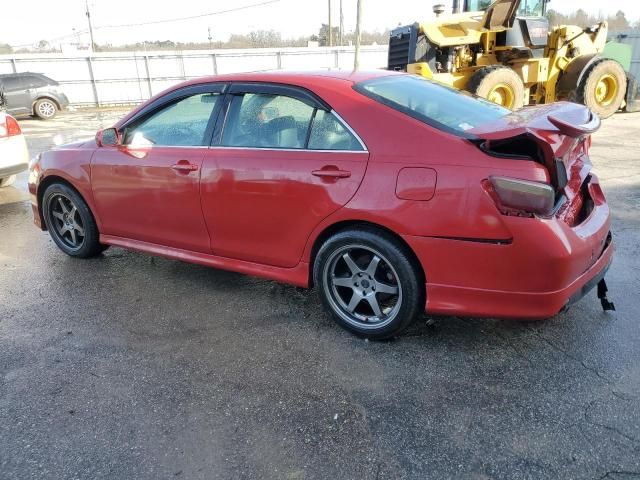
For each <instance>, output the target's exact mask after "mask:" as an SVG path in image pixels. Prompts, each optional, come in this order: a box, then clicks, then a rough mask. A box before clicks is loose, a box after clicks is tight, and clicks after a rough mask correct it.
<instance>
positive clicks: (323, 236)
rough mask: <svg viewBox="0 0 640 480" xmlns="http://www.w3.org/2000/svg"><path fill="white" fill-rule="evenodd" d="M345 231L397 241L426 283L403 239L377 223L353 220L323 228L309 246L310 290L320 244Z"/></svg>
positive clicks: (416, 258)
mask: <svg viewBox="0 0 640 480" xmlns="http://www.w3.org/2000/svg"><path fill="white" fill-rule="evenodd" d="M345 230H365V231H369V232H371V231H373V232H376V233H382V234H383V235H384V236H387V237H390V238H392V239H393V240H395V241H397V242H398V244H399V245H400V246H401V247H402V249H403V250H404V251H405V253H406V254H407V256H408V257H409V259H410V260H411V262H412V263H413V264H414V265H415V266H416V268H417V269H418V272H419V273H420V275H421V276H422V280H423V282H422V283H423V285H424V282H425V281H426V274H425V271H424V268H423V267H422V264H421V263H420V260H419V259H418V256H417V255H416V254H415V252H414V251H413V249H412V248H411V246H410V245H409V244H408V243H407V242H406V241H405V240H404V238H402V236H400V235H398V234H397V233H396V232H394V231H393V230H391V229H390V228H388V227H385V226H384V225H381V224H379V223H375V222H370V221H366V220H355V219H353V220H340V221H338V222H335V223H332V224H331V225H327V226H325V227H324V228H323V230H322V231H320V233H319V234H318V235H317V236H316V238H315V239H314V240H313V244H312V246H311V250H310V256H309V288H312V287H313V286H314V285H313V284H314V281H313V268H314V263H315V260H316V256H317V254H318V251H319V250H320V248H321V247H322V244H323V243H324V242H325V241H326V240H327V239H329V238H330V237H332V236H333V235H335V234H337V233H340V232H343V231H345ZM425 293H426V292H425Z"/></svg>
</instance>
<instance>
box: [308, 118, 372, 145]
mask: <svg viewBox="0 0 640 480" xmlns="http://www.w3.org/2000/svg"><path fill="white" fill-rule="evenodd" d="M309 148H310V149H311V150H363V148H362V145H361V144H360V142H359V141H358V139H357V138H356V137H355V136H354V135H353V134H352V133H351V132H350V131H349V130H347V128H346V127H345V126H344V125H343V124H342V123H341V122H340V120H338V119H337V118H336V116H335V115H334V114H333V113H332V112H325V111H324V110H318V111H317V112H316V115H315V117H314V118H313V125H312V127H311V135H310V136H309Z"/></svg>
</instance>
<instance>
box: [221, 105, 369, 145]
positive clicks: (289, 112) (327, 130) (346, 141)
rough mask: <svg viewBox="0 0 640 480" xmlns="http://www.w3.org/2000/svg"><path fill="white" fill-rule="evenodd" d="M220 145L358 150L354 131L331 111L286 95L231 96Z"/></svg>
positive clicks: (358, 143)
mask: <svg viewBox="0 0 640 480" xmlns="http://www.w3.org/2000/svg"><path fill="white" fill-rule="evenodd" d="M222 146H225V147H258V148H287V149H305V148H306V149H311V150H352V151H362V150H363V147H362V145H361V143H360V142H359V141H358V139H357V138H356V137H355V136H354V134H353V133H352V132H351V131H350V130H349V129H348V128H347V127H346V126H345V125H344V124H343V123H342V122H341V121H340V120H339V119H338V118H337V117H336V116H335V115H334V114H333V113H332V112H327V111H324V110H321V109H319V108H315V107H312V106H310V105H308V104H307V103H304V102H302V101H300V100H298V99H295V98H292V97H289V96H286V95H274V94H263V93H244V94H237V95H234V96H233V99H232V100H231V105H230V106H229V111H228V113H227V119H226V121H225V125H224V130H223V133H222Z"/></svg>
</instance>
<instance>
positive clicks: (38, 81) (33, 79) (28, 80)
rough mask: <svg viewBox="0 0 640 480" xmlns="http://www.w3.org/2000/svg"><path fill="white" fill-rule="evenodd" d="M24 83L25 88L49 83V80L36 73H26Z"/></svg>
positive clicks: (44, 85) (39, 86)
mask: <svg viewBox="0 0 640 480" xmlns="http://www.w3.org/2000/svg"><path fill="white" fill-rule="evenodd" d="M25 84H26V87H27V88H41V87H46V86H47V85H49V81H47V80H46V79H45V78H44V77H38V76H37V75H26V76H25Z"/></svg>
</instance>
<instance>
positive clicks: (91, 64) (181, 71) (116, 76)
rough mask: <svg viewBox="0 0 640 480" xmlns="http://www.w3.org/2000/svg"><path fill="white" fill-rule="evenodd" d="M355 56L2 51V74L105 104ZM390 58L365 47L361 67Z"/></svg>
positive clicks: (349, 62) (339, 51) (304, 51)
mask: <svg viewBox="0 0 640 480" xmlns="http://www.w3.org/2000/svg"><path fill="white" fill-rule="evenodd" d="M353 57H354V49H353V47H334V48H323V47H319V48H284V49H249V50H218V51H214V52H212V51H189V52H144V53H141V52H131V53H100V54H96V55H92V56H77V55H76V56H65V55H60V54H29V55H27V54H25V55H3V56H0V74H1V73H17V72H37V73H42V74H44V75H47V76H48V77H51V78H53V79H54V80H57V81H58V82H60V83H61V84H62V85H63V87H64V91H65V93H66V94H67V96H68V97H69V100H70V102H71V104H72V105H79V106H82V105H98V106H100V105H113V104H129V103H139V102H141V101H143V100H146V99H148V98H149V97H151V96H153V95H155V94H156V93H158V92H160V91H162V90H164V89H165V88H167V87H170V86H171V85H174V84H176V83H179V82H182V81H184V80H188V79H190V78H197V77H201V76H204V75H215V74H222V73H236V72H251V71H260V70H275V69H288V70H310V69H332V68H341V69H351V68H353ZM386 63H387V47H386V45H384V46H368V47H362V48H361V51H360V68H382V67H384V66H385V65H386Z"/></svg>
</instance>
